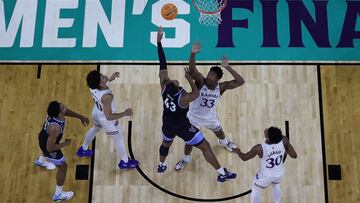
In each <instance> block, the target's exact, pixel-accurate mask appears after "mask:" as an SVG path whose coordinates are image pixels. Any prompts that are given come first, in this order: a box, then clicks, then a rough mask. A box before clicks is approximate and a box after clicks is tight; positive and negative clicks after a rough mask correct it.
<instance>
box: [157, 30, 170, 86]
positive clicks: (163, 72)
mask: <svg viewBox="0 0 360 203" xmlns="http://www.w3.org/2000/svg"><path fill="white" fill-rule="evenodd" d="M163 35H164V33H163V31H162V27H161V26H160V27H159V28H158V32H157V51H158V57H159V62H160V72H159V77H160V86H161V89H164V87H165V86H166V84H167V83H168V82H169V81H170V78H169V75H168V72H167V64H166V58H165V53H164V50H163V47H162V44H161V39H162V37H163Z"/></svg>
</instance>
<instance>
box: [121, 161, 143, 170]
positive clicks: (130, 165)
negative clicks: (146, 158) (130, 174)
mask: <svg viewBox="0 0 360 203" xmlns="http://www.w3.org/2000/svg"><path fill="white" fill-rule="evenodd" d="M138 165H139V161H138V160H135V159H129V161H128V162H125V161H123V160H121V161H120V162H119V164H118V166H119V168H120V169H132V168H136V167H138Z"/></svg>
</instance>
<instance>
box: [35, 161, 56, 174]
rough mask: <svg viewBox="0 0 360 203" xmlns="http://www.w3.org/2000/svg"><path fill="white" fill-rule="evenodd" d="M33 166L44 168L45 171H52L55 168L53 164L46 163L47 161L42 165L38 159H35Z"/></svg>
mask: <svg viewBox="0 0 360 203" xmlns="http://www.w3.org/2000/svg"><path fill="white" fill-rule="evenodd" d="M35 165H37V166H40V167H44V168H46V169H47V170H50V171H51V170H54V169H55V168H56V166H55V164H53V163H51V162H48V161H44V162H43V163H41V162H40V161H39V159H36V160H35Z"/></svg>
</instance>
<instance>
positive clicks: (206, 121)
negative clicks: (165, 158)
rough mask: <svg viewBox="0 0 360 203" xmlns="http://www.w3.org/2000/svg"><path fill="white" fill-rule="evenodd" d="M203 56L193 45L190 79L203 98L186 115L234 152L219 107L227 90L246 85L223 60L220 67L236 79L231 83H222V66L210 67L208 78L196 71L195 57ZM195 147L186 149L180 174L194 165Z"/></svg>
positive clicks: (234, 146) (176, 168) (178, 168)
mask: <svg viewBox="0 0 360 203" xmlns="http://www.w3.org/2000/svg"><path fill="white" fill-rule="evenodd" d="M199 52H200V44H199V43H194V44H193V46H192V49H191V54H190V59H189V70H190V74H191V77H192V78H193V79H194V80H195V84H196V85H197V87H198V89H199V93H200V96H199V97H198V98H197V99H196V100H195V101H193V102H192V103H191V104H190V109H189V112H188V114H187V116H188V118H189V120H190V123H191V124H192V125H194V126H196V127H197V128H201V127H205V128H207V129H209V130H211V131H212V132H213V133H214V134H215V135H216V137H217V138H218V143H219V144H220V145H222V146H223V147H225V148H226V149H227V150H229V151H232V149H233V148H236V145H235V144H234V143H233V142H232V141H231V140H230V139H228V138H226V137H225V133H224V131H223V129H222V127H221V124H220V121H219V118H218V116H217V113H216V105H217V103H218V101H219V99H220V97H221V95H222V94H223V93H224V92H225V91H226V90H228V89H234V88H236V87H239V86H241V85H243V84H244V82H245V81H244V79H243V78H242V77H241V76H240V75H239V74H238V73H237V72H236V71H235V70H234V69H233V68H232V67H231V66H230V65H229V61H228V59H227V58H226V57H223V58H222V61H221V66H222V67H224V68H225V69H226V70H228V71H229V72H230V74H231V75H232V76H233V77H234V79H233V80H231V81H225V82H219V81H220V79H221V78H222V76H223V71H222V70H221V67H219V66H213V67H211V69H210V71H209V72H208V74H207V76H206V78H205V77H204V76H203V75H202V74H201V73H200V72H199V71H198V70H197V69H196V62H195V55H196V54H197V53H199ZM191 151H192V147H191V146H190V145H185V149H184V154H185V155H184V157H183V159H182V160H180V161H179V162H178V163H177V164H176V166H175V170H180V169H182V168H183V167H185V165H186V164H187V163H189V162H190V161H191V156H190V153H191Z"/></svg>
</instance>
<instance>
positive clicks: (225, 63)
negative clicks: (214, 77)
mask: <svg viewBox="0 0 360 203" xmlns="http://www.w3.org/2000/svg"><path fill="white" fill-rule="evenodd" d="M220 65H221V66H222V67H224V68H227V67H229V59H228V58H227V57H226V56H223V57H222V58H221V63H220Z"/></svg>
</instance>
